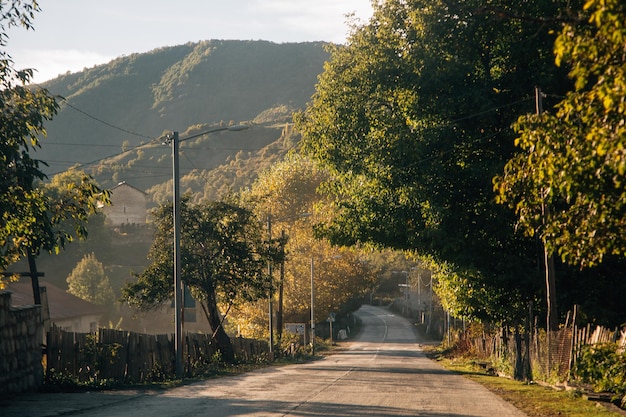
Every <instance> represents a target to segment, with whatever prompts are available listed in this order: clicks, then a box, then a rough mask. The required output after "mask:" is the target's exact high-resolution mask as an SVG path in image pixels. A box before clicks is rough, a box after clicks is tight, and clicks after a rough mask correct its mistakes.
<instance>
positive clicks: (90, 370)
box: [44, 327, 268, 383]
mask: <svg viewBox="0 0 626 417" xmlns="http://www.w3.org/2000/svg"><path fill="white" fill-rule="evenodd" d="M232 343H233V349H234V351H235V356H236V357H237V358H238V359H241V360H244V361H252V360H255V359H260V358H263V357H267V355H268V347H267V343H266V342H262V341H259V340H255V339H244V338H234V339H232ZM174 358H175V352H174V336H173V335H166V334H159V335H148V334H142V333H135V332H129V331H122V330H114V329H99V330H98V332H97V333H74V332H66V331H64V330H62V329H60V328H58V327H52V328H51V329H50V331H49V332H48V333H47V345H46V350H45V356H44V363H45V369H46V377H47V378H51V377H53V376H54V375H63V376H64V377H74V378H76V379H78V380H79V381H83V382H84V381H104V380H113V381H122V382H129V383H147V382H158V381H163V380H165V379H167V378H172V377H174V375H175V369H174V360H175V359H174ZM183 359H184V369H185V373H186V375H189V376H191V375H193V374H197V373H198V372H202V370H205V369H207V368H210V367H215V366H218V365H219V361H220V357H219V353H218V352H217V349H216V347H215V344H214V343H213V342H212V340H211V336H210V335H204V334H196V333H186V334H185V337H184V350H183Z"/></svg>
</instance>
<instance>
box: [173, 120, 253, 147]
mask: <svg viewBox="0 0 626 417" xmlns="http://www.w3.org/2000/svg"><path fill="white" fill-rule="evenodd" d="M249 128H250V126H248V125H244V124H238V125H232V126H226V127H216V128H213V129H209V130H205V131H203V132H200V133H196V134H193V135H191V136H187V137H184V138H177V141H178V143H180V142H184V141H186V140H189V139H195V138H199V137H200V136H204V135H208V134H210V133H215V132H223V131H225V130H228V131H229V132H240V131H242V130H247V129H249ZM175 135H178V132H173V133H168V134H167V135H166V136H165V138H164V139H165V140H164V144H168V145H169V144H170V143H171V142H172V141H173V139H174V136H175Z"/></svg>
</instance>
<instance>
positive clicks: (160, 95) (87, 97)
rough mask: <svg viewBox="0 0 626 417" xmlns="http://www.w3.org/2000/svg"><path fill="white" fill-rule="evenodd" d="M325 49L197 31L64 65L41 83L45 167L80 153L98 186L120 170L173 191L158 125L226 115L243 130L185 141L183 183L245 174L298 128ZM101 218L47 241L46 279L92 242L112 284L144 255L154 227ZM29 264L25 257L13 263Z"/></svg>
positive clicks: (224, 188)
mask: <svg viewBox="0 0 626 417" xmlns="http://www.w3.org/2000/svg"><path fill="white" fill-rule="evenodd" d="M327 57H328V54H327V53H326V51H325V47H324V44H323V43H299V44H275V43H271V42H265V41H203V42H198V43H188V44H185V45H179V46H172V47H164V48H160V49H157V50H154V51H151V52H148V53H144V54H133V55H131V56H127V57H120V58H118V59H116V60H114V61H112V62H110V63H108V64H106V65H100V66H96V67H94V68H90V69H85V70H84V71H82V72H79V73H74V74H66V75H63V76H60V77H58V78H56V79H54V80H51V81H49V82H47V83H45V84H44V85H42V87H43V88H46V89H48V90H49V91H50V92H51V93H52V94H57V95H59V96H61V97H62V99H60V100H59V102H60V104H61V110H60V111H59V114H58V115H57V116H56V117H55V118H54V120H53V121H52V122H49V123H46V125H45V127H46V129H47V132H48V135H47V137H46V138H44V139H43V140H42V142H41V144H42V147H41V149H39V150H38V151H37V152H36V153H35V154H34V157H36V158H37V159H39V160H42V161H44V162H46V163H47V164H48V167H46V168H44V170H45V172H46V173H47V174H48V176H49V177H50V178H52V176H53V175H54V174H58V173H61V172H63V171H65V170H67V169H68V168H70V167H72V166H75V165H77V164H78V165H79V166H80V168H81V169H82V170H84V171H86V172H87V173H89V174H92V175H93V176H94V177H95V179H96V180H97V181H98V183H99V184H100V185H101V186H102V187H103V188H112V187H113V186H115V185H116V184H117V183H119V182H121V181H126V182H128V183H129V184H132V185H133V186H134V187H136V188H139V189H141V190H143V191H146V192H147V193H148V195H149V196H150V198H151V199H152V202H153V203H154V204H157V203H161V202H163V201H165V200H168V199H171V193H172V154H171V147H169V146H164V144H163V143H162V142H163V139H162V138H161V136H162V134H163V133H165V132H171V131H178V132H179V133H180V138H181V139H184V138H185V137H187V136H190V135H195V134H197V133H200V132H204V131H206V130H211V129H213V128H214V127H215V126H219V125H220V124H224V123H226V124H228V123H247V124H249V125H250V128H249V129H247V130H245V131H241V132H218V133H213V134H210V135H206V136H200V137H198V138H195V139H193V140H189V141H184V140H183V141H182V142H181V145H180V174H181V191H182V192H183V193H187V192H189V191H193V198H194V199H195V200H198V199H202V198H205V197H206V198H210V199H212V198H217V197H218V196H221V195H224V194H225V193H228V192H229V191H231V190H238V189H239V188H241V187H244V186H248V185H250V184H251V183H252V181H253V180H254V179H255V178H256V177H257V175H258V173H259V172H262V171H264V170H266V169H268V168H269V166H270V165H271V164H272V163H274V162H276V161H277V160H279V159H280V158H282V156H283V155H284V154H285V153H286V152H287V151H288V150H289V149H293V147H294V145H295V144H296V143H297V141H298V140H299V136H298V135H297V134H295V133H294V131H293V128H292V127H291V125H290V123H291V120H292V113H293V112H294V111H295V110H298V109H301V108H303V107H304V106H305V104H306V103H307V102H308V101H309V99H310V97H311V96H312V94H313V92H314V90H315V84H316V82H317V76H318V74H320V73H321V72H322V70H323V65H324V61H325V60H326V58H327ZM102 221H103V220H102V219H100V218H98V219H96V220H94V221H93V222H92V223H91V224H90V225H89V238H88V239H87V240H86V241H79V242H75V243H73V244H71V245H69V246H68V247H67V248H66V250H65V251H63V253H62V256H54V255H49V254H47V253H42V254H41V256H40V257H39V258H38V266H39V269H40V270H41V271H45V273H46V280H48V281H49V282H52V283H53V284H55V285H58V286H60V287H65V286H66V283H65V278H66V277H67V275H68V274H69V273H70V272H71V271H72V268H74V266H75V265H76V263H77V262H79V261H80V260H81V259H82V257H83V256H85V255H87V254H90V253H95V255H96V257H97V259H98V260H99V261H102V262H103V263H104V265H105V269H106V273H107V275H108V276H109V278H110V279H111V282H112V284H113V287H114V289H115V291H118V290H119V287H120V285H121V283H122V282H124V281H125V280H128V279H129V277H130V276H131V274H130V273H131V272H140V271H141V270H142V269H143V268H144V267H145V265H146V262H147V261H146V254H147V251H148V248H149V246H150V244H151V242H152V232H151V230H140V229H136V230H134V231H133V232H132V233H117V232H114V231H112V230H110V229H109V228H106V227H103V225H102ZM14 268H15V270H26V269H27V265H23V264H17V265H14Z"/></svg>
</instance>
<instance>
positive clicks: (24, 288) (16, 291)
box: [7, 278, 105, 333]
mask: <svg viewBox="0 0 626 417" xmlns="http://www.w3.org/2000/svg"><path fill="white" fill-rule="evenodd" d="M39 286H40V287H43V288H45V289H42V292H41V295H42V297H41V303H42V308H43V310H44V311H43V312H42V316H43V318H44V320H46V319H48V317H49V321H50V324H54V325H56V326H57V327H60V328H61V329H63V330H65V331H68V332H76V333H90V332H95V331H97V329H98V324H99V322H100V318H101V316H102V314H104V312H105V309H104V308H103V307H100V306H98V305H96V304H93V303H90V302H89V301H85V300H82V299H80V298H78V297H76V296H74V295H72V294H70V293H68V292H66V291H65V290H62V289H61V288H59V287H56V286H54V285H52V284H50V283H49V282H45V281H40V282H39ZM7 290H8V291H9V292H10V293H11V305H12V306H14V307H23V306H28V305H33V304H34V297H33V287H32V284H31V282H30V279H29V278H26V279H22V280H21V281H20V282H13V283H10V284H9V286H8V288H7ZM46 304H47V305H46ZM46 321H47V320H46ZM48 325H49V323H46V327H48Z"/></svg>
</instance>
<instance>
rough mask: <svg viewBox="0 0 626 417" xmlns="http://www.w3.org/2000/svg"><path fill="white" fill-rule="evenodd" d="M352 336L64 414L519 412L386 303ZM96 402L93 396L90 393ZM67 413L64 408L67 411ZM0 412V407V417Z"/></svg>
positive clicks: (512, 415)
mask: <svg viewBox="0 0 626 417" xmlns="http://www.w3.org/2000/svg"><path fill="white" fill-rule="evenodd" d="M356 314H358V315H359V316H360V317H361V319H362V322H363V328H362V331H361V333H360V335H359V337H358V338H356V340H354V341H352V342H349V343H346V344H345V345H346V347H345V349H341V350H340V351H339V352H337V353H335V354H332V355H329V356H326V357H324V358H323V359H320V360H317V361H313V362H310V363H307V364H302V365H288V366H275V367H268V368H264V369H261V370H258V371H254V372H250V373H246V374H243V375H238V376H233V377H225V378H218V379H212V380H208V381H203V382H199V383H194V384H191V385H186V386H182V387H178V388H174V389H171V390H167V391H165V392H158V393H151V394H143V395H137V396H132V397H130V398H127V399H125V400H123V401H118V402H115V403H106V402H103V403H101V404H98V405H96V403H94V407H89V408H88V409H84V410H82V411H81V410H80V409H74V410H67V411H66V412H65V413H64V414H67V415H72V416H89V417H102V416H107V417H122V416H124V417H146V416H154V417H156V416H167V417H187V416H208V417H222V416H301V417H318V416H337V417H362V416H377V417H382V416H389V417H391V416H428V417H435V416H447V417H460V416H489V417H522V416H525V414H524V413H522V412H521V411H519V410H518V409H516V408H515V407H513V406H512V405H510V404H509V403H507V402H505V401H504V400H502V399H500V398H499V397H498V396H496V395H495V394H493V393H491V392H490V391H488V390H486V389H485V388H483V387H482V386H480V385H479V384H477V383H474V382H472V381H470V380H468V379H466V378H463V377H462V376H459V375H455V374H453V373H451V372H448V371H446V370H445V369H443V368H442V367H441V366H439V365H438V364H437V363H435V362H433V361H431V360H429V359H428V358H426V357H425V355H424V354H423V352H422V351H421V349H420V340H419V338H418V336H417V334H416V333H415V331H414V327H413V326H412V325H411V323H409V322H408V321H407V320H405V319H404V318H402V317H399V316H396V315H394V314H392V313H390V312H389V311H387V310H386V309H384V308H378V307H372V306H363V307H362V308H361V309H360V310H359V311H358V312H357V313H356ZM94 399H95V398H94ZM68 411H69V412H68ZM1 414H2V412H1V410H0V415H1Z"/></svg>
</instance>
